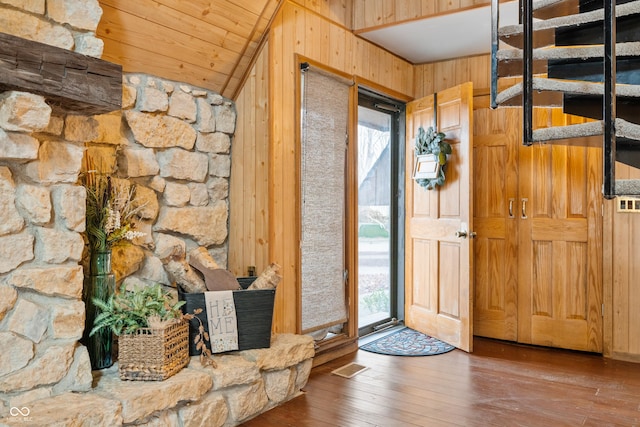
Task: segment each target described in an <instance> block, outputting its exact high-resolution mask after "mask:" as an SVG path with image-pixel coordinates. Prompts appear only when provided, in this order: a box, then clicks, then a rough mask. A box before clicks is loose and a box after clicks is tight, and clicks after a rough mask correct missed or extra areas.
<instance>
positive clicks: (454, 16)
mask: <svg viewBox="0 0 640 427" xmlns="http://www.w3.org/2000/svg"><path fill="white" fill-rule="evenodd" d="M283 1H287V0H99V2H100V5H101V7H102V9H103V15H102V19H101V20H100V24H99V26H98V30H97V36H98V37H100V38H101V39H102V40H103V41H104V52H103V56H102V59H105V60H107V61H111V62H115V63H117V64H120V65H122V67H123V70H124V71H125V72H140V73H146V74H153V75H157V76H159V77H163V78H167V79H170V80H176V81H180V82H185V83H189V84H192V85H195V86H199V87H203V88H207V89H211V90H214V91H216V92H218V93H220V94H222V95H223V96H225V97H227V98H232V99H233V98H235V96H236V94H237V92H238V91H239V89H240V86H241V85H242V79H243V78H244V76H245V74H246V73H247V71H248V69H249V67H250V65H251V61H252V58H253V56H254V54H255V53H256V51H257V49H258V48H259V46H260V44H261V42H262V40H263V39H264V38H265V37H266V34H267V31H268V28H269V24H270V21H271V19H272V18H273V16H274V15H275V13H276V12H277V10H278V8H279V6H280V4H281V3H282V2H283ZM288 1H294V2H296V3H298V4H300V5H303V6H304V7H307V8H309V9H311V10H313V11H315V12H316V13H320V14H322V15H324V16H327V17H328V18H329V19H331V20H334V19H335V20H336V22H337V24H338V25H340V26H344V27H347V29H348V30H351V29H353V30H355V33H356V34H357V35H358V36H360V37H362V38H365V39H368V40H370V41H372V42H373V43H374V44H377V45H379V46H381V47H382V48H384V49H386V50H388V51H391V52H394V53H395V54H396V55H398V56H400V57H402V58H403V59H405V60H407V61H409V62H412V63H424V62H432V61H437V60H443V59H447V58H454V57H459V56H467V55H475V54H479V53H486V52H488V50H489V46H490V39H489V35H488V21H489V13H488V4H489V1H490V0H447V1H442V0H439V1H436V0H428V1H425V0H395V1H393V0H288ZM501 1H502V2H506V1H507V0H501ZM513 3H514V4H517V2H515V1H514V2H513ZM338 16H340V18H336V17H338ZM461 29H464V30H461ZM484 40H486V41H484Z"/></svg>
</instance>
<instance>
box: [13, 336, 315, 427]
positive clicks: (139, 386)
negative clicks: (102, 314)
mask: <svg viewBox="0 0 640 427" xmlns="http://www.w3.org/2000/svg"><path fill="white" fill-rule="evenodd" d="M313 356H314V348H313V338H311V337H309V336H304V335H294V334H278V335H274V336H273V337H272V340H271V347H270V348H268V349H257V350H245V351H239V352H233V353H225V354H224V355H217V356H214V359H215V361H216V363H217V364H218V366H217V368H211V367H203V366H201V364H200V361H199V357H197V356H194V357H192V358H191V361H190V363H189V366H188V367H186V368H185V369H183V370H181V371H180V372H178V373H177V374H176V375H174V376H173V377H171V378H168V379H166V380H165V381H122V380H120V378H119V376H118V369H117V365H116V366H114V367H112V368H110V369H106V370H103V371H95V372H94V387H93V388H92V389H91V391H89V392H87V393H65V394H62V395H59V396H55V397H50V398H46V399H42V400H36V401H33V402H29V403H26V404H25V405H24V407H25V408H28V411H29V414H28V416H26V417H23V416H22V415H20V414H18V415H17V416H8V417H5V418H0V426H25V425H29V426H30V427H40V426H42V427H44V426H51V425H55V426H56V427H67V426H68V427H71V426H73V427H76V426H91V427H94V426H105V427H112V426H122V425H133V424H135V425H146V426H163V427H172V426H176V427H178V426H181V427H182V426H184V427H187V426H189V427H191V426H207V427H223V426H224V427H232V426H237V425H239V424H241V423H242V422H243V421H246V420H248V419H250V418H253V417H255V416H256V415H259V414H261V413H263V412H265V411H268V410H269V409H271V408H273V407H275V406H278V405H280V404H282V403H284V402H286V401H288V400H290V399H292V398H294V397H296V396H298V395H299V393H300V389H301V388H302V387H303V386H304V385H305V384H306V383H307V380H308V378H309V374H310V372H311V366H312V364H313V361H312V359H313Z"/></svg>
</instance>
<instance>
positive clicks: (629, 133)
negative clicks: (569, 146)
mask: <svg viewBox="0 0 640 427" xmlns="http://www.w3.org/2000/svg"><path fill="white" fill-rule="evenodd" d="M603 128H604V123H603V122H602V120H597V121H593V122H587V123H578V124H574V125H568V126H554V127H549V128H541V129H535V130H534V131H533V142H544V141H551V140H557V139H571V138H587V137H591V136H597V135H602V133H603ZM615 128H616V137H618V138H628V139H633V140H637V141H638V149H639V150H640V125H638V124H635V123H631V122H629V121H627V120H623V119H615Z"/></svg>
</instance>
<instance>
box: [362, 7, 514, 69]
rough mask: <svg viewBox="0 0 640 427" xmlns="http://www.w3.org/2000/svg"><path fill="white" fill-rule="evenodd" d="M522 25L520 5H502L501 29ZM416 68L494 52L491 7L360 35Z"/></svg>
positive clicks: (412, 22)
mask: <svg viewBox="0 0 640 427" xmlns="http://www.w3.org/2000/svg"><path fill="white" fill-rule="evenodd" d="M517 23H518V2H517V1H511V2H508V3H501V4H500V26H505V25H512V24H517ZM359 35H360V36H361V37H363V38H365V39H367V40H369V41H371V42H373V43H375V44H377V45H378V46H381V47H383V48H385V49H387V50H388V51H390V52H393V53H395V54H396V55H398V56H400V57H402V58H404V59H406V60H407V61H409V62H411V63H413V64H423V63H427V62H434V61H442V60H446V59H452V58H459V57H462V56H470V55H480V54H485V53H489V52H490V51H491V7H490V6H483V7H477V8H474V9H468V10H465V11H462V12H456V13H450V14H447V15H440V16H436V17H433V18H428V19H421V20H418V21H411V22H406V23H403V24H398V25H393V26H389V27H384V28H380V29H378V30H373V31H367V32H362V33H359Z"/></svg>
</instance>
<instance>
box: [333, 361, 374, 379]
mask: <svg viewBox="0 0 640 427" xmlns="http://www.w3.org/2000/svg"><path fill="white" fill-rule="evenodd" d="M367 369H369V368H367V367H366V366H362V365H358V364H357V363H353V362H352V363H349V364H347V365H344V366H343V367H341V368H338V369H334V370H333V371H331V373H332V374H333V375H338V376H339V377H344V378H352V377H355V376H356V375H358V374H359V373H360V372H364V371H366V370H367Z"/></svg>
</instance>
